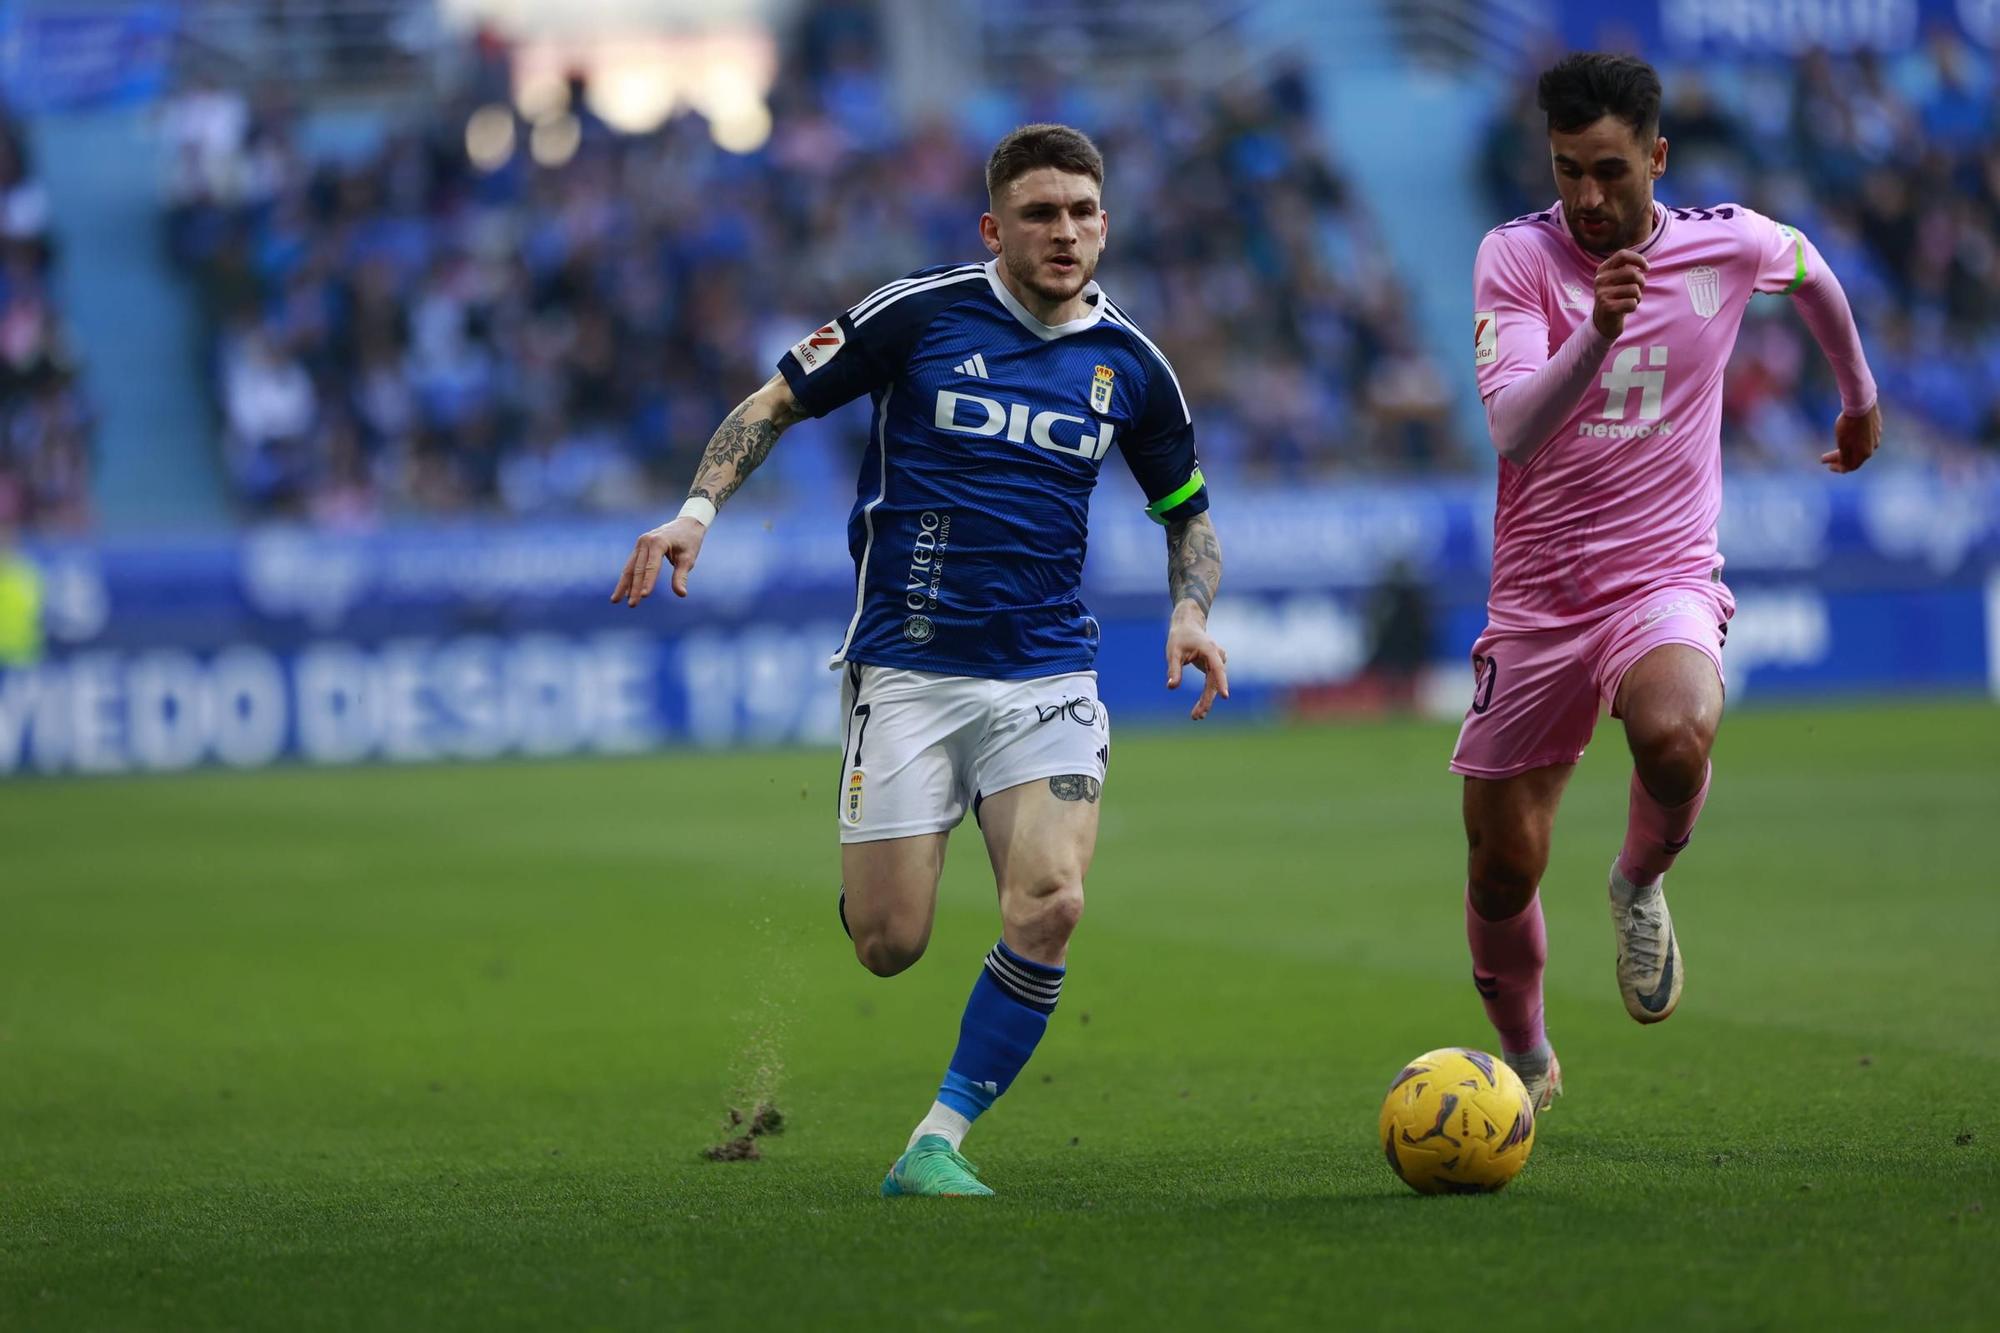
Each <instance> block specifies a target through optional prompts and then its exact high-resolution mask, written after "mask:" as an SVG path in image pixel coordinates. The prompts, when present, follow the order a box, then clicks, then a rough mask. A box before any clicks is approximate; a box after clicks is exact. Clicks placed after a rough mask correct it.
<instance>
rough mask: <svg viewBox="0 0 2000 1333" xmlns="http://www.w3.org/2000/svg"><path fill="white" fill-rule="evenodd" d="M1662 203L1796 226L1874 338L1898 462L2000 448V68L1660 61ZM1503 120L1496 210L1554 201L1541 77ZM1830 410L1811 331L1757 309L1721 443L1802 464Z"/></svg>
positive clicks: (1744, 454)
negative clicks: (1712, 206) (1721, 206)
mask: <svg viewBox="0 0 2000 1333" xmlns="http://www.w3.org/2000/svg"><path fill="white" fill-rule="evenodd" d="M1661 77H1662V80H1663V82H1664V83H1665V85H1666V90H1667V105H1666V107H1665V108H1664V110H1663V113H1662V130H1663V132H1664V133H1665V134H1666V135H1667V138H1668V142H1669V146H1670V148H1669V152H1670V156H1669V159H1668V174H1667V177H1666V179H1665V181H1664V182H1663V185H1662V191H1661V196H1662V198H1664V199H1666V200H1667V201H1669V202H1672V203H1676V204H1692V205H1701V204H1708V203H1720V202H1723V201H1725V200H1736V201H1739V202H1742V203H1746V204H1749V205H1750V206H1751V207H1753V208H1756V209H1759V210H1760V211H1763V212H1765V213H1768V214H1770V215H1772V216H1774V217H1778V218H1781V219H1784V220H1786V221H1789V222H1792V223H1795V224H1796V225H1798V226H1799V227H1801V228H1803V229H1804V230H1805V231H1807V232H1808V234H1810V235H1811V236H1812V237H1813V240H1814V243H1815V244H1816V245H1818V246H1819V248H1820V250H1821V252H1822V253H1823V254H1825V255H1826V257H1827V259H1828V261H1829V262H1830V263H1831V264H1832V265H1833V267H1834V269H1835V271H1836V272H1838V273H1839V274H1840V277H1841V281H1842V284H1843V285H1844V286H1845V287H1846V289H1847V292H1848V296H1849V298H1850V299H1851V300H1852V301H1853V303H1854V307H1855V314H1856V317H1857V319H1858V320H1859V321H1860V324H1861V326H1862V329H1863V330H1864V332H1865V334H1866V336H1867V339H1868V352H1869V358H1870V362H1871V364H1872V366H1873V368H1874V371H1875V376H1876V379H1877V382H1878V384H1879V385H1880V389H1881V393H1882V397H1883V400H1884V403H1885V407H1886V410H1887V411H1888V413H1889V415H1890V416H1891V418H1892V419H1893V420H1894V421H1895V422H1896V452H1897V453H1898V454H1899V455H1901V456H1903V457H1905V458H1908V457H1911V456H1915V457H1925V456H1928V457H1930V458H1932V459H1934V460H1936V461H1937V462H1939V463H1941V464H1943V465H1946V466H1954V465H1960V466H1962V465H1967V464H1970V463H1971V462H1973V461H1974V460H1975V459H1976V458H1977V457H1978V455H1979V454H1980V453H1982V452H1984V453H1985V454H1987V455H1988V456H1991V455H1992V454H1994V453H1996V452H2000V241H1996V237H2000V142H1996V139H1995V128H1996V126H1995V112H1994V101H1993V93H1994V72H1993V70H1992V68H1991V66H1990V63H1989V62H1988V61H1987V60H1986V59H1985V58H1984V57H1983V56H1982V55H1980V54H1979V53H1978V52H1976V51H1975V50H1973V49H1972V48H1971V47H1969V46H1968V45H1966V44H1965V43H1964V42H1963V41H1962V40H1961V39H1959V38H1958V37H1956V36H1954V35H1953V34H1952V33H1950V32H1949V31H1948V30H1942V29H1941V30H1939V31H1938V32H1936V33H1934V34H1933V35H1932V36H1931V37H1930V39H1929V40H1928V41H1927V42H1926V43H1925V44H1924V45H1923V46H1922V47H1921V48H1919V49H1917V50H1915V51H1912V52H1911V53H1909V54H1907V55H1906V56H1903V57H1900V58H1896V59H1893V60H1884V59H1881V58H1879V57H1876V56H1874V55H1872V54H1870V53H1868V52H1866V51H1863V52H1861V53H1859V54H1858V55H1856V56H1853V57H1835V56H1832V55H1829V54H1827V53H1825V52H1816V53H1814V54H1813V55H1811V56H1810V57H1809V58H1808V59H1806V60H1805V61H1804V62H1802V63H1801V64H1799V65H1797V66H1791V65H1778V64H1752V65H1743V66H1740V67H1728V68H1720V69H1707V70H1703V69H1696V68H1680V69H1676V68H1666V69H1663V70H1662V71H1661ZM1517 83H1518V84H1519V85H1520V87H1521V88H1522V90H1523V91H1522V92H1521V94H1520V96H1519V98H1518V99H1517V100H1516V101H1515V102H1514V103H1513V104H1512V105H1510V106H1508V107H1506V108H1504V109H1503V110H1502V112H1501V113H1500V114H1499V115H1498V117H1497V118H1496V119H1495V121H1494V124H1493V125H1492V127H1491V130H1490V132H1489V134H1488V138H1487V149H1486V152H1485V155H1484V166H1485V169H1486V171H1487V174H1488V181H1487V185H1488V190H1489V193H1490V195H1491V197H1492V199H1493V206H1494V212H1495V216H1496V217H1511V216H1514V215H1517V214H1519V213H1523V212H1526V211H1529V210H1530V209H1531V208H1538V207H1541V206H1542V205H1544V204H1546V203H1547V201H1548V200H1549V199H1550V198H1552V197H1553V191H1552V189H1551V188H1550V184H1549V179H1548V170H1547V167H1546V166H1545V165H1544V162H1543V158H1542V156H1541V154H1540V153H1539V152H1538V151H1537V147H1538V146H1539V144H1540V142H1541V140H1542V135H1543V127H1542V121H1541V117H1540V115H1539V114H1538V113H1537V112H1536V111H1535V107H1534V87H1533V79H1532V77H1523V78H1521V79H1519V80H1517ZM1837 411H1839V399H1838V396H1837V395H1836V393H1835V392H1834V388H1833V384H1832V380H1831V378H1830V377H1829V376H1828V374H1827V373H1826V368H1825V365H1824V363H1823V361H1822V359H1821V358H1820V356H1819V354H1818V352H1817V350H1816V349H1815V348H1814V347H1813V345H1812V340H1811V338H1810V336H1809V335H1808V334H1807V333H1806V331H1805V329H1804V326H1803V325H1801V324H1800V323H1799V322H1798V321H1797V320H1796V319H1795V318H1793V317H1792V316H1791V314H1790V312H1789V311H1786V310H1785V309H1783V307H1782V306H1781V305H1780V304H1779V303H1777V302H1768V301H1766V302H1755V303H1753V304H1752V307H1751V317H1750V320H1749V321H1748V323H1747V325H1746V328H1745V331H1744V337H1743V338H1742V340H1741V342H1740V343H1739V344H1738V346H1737V351H1736V358H1735V360H1734V361H1733V362H1732V363H1731V365H1730V369H1729V379H1728V382H1727V389H1726V398H1725V419H1724V428H1723V446H1724V449H1725V450H1726V451H1727V457H1728V461H1729V462H1730V463H1731V464H1732V465H1734V466H1736V467H1738V468H1744V467H1791V468H1797V467H1805V466H1810V465H1811V464H1812V461H1813V460H1814V459H1815V458H1816V457H1817V456H1818V452H1819V448H1820V447H1821V445H1820V441H1822V440H1823V439H1824V438H1825V435H1826V422H1827V421H1828V420H1829V419H1831V417H1832V416H1833V415H1834V413H1836V412H1837Z"/></svg>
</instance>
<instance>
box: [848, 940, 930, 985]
mask: <svg viewBox="0 0 2000 1333" xmlns="http://www.w3.org/2000/svg"><path fill="white" fill-rule="evenodd" d="M924 944H925V941H924V940H921V939H914V940H913V939H909V938H899V937H897V936H895V935H892V934H890V933H888V932H886V931H878V932H873V933H871V932H868V931H856V932H855V935H854V956H855V957H856V958H859V959H860V960H861V965H862V966H863V967H865V968H867V969H868V970H869V971H870V972H873V973H874V974H875V975H876V976H878V977H893V976H895V975H896V974H897V973H898V972H905V971H908V970H909V968H910V967H911V966H912V965H914V964H915V963H916V961H917V960H918V959H919V958H922V957H923V956H924Z"/></svg>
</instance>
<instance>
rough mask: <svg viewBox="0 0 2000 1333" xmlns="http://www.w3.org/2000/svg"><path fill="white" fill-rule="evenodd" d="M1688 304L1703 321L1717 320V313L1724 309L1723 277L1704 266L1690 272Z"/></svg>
mask: <svg viewBox="0 0 2000 1333" xmlns="http://www.w3.org/2000/svg"><path fill="white" fill-rule="evenodd" d="M1687 284H1688V304H1689V305H1692V306H1693V307H1694V312H1695V314H1697V315H1700V316H1701V317H1702V318H1703V319H1713V318H1715V312H1716V311H1718V310H1720V309H1722V277H1721V275H1720V274H1718V273H1717V272H1716V271H1715V270H1714V269H1712V268H1710V267H1709V266H1708V265H1706V264H1703V265H1701V266H1699V267H1697V268H1691V269H1689V270H1688V276H1687Z"/></svg>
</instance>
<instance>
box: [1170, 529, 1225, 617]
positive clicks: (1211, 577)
mask: <svg viewBox="0 0 2000 1333" xmlns="http://www.w3.org/2000/svg"><path fill="white" fill-rule="evenodd" d="M1221 584H1222V543H1221V542H1220V541H1218V540H1217V539H1216V536H1215V524H1213V523H1211V522H1210V521H1209V518H1208V515H1207V514H1196V515H1195V516H1194V517H1193V518H1190V519H1183V520H1181V521H1180V522H1177V523H1169V524H1168V525H1167V588H1168V590H1169V591H1170V592H1171V593H1172V594H1173V598H1174V609H1175V610H1176V611H1178V610H1180V607H1181V603H1183V602H1193V603H1194V605H1195V607H1196V609H1198V610H1199V611H1200V612H1201V613H1202V615H1204V616H1206V615H1207V614H1208V608H1209V607H1210V606H1212V605H1214V603H1215V590H1216V589H1217V588H1218V587H1220V586H1221Z"/></svg>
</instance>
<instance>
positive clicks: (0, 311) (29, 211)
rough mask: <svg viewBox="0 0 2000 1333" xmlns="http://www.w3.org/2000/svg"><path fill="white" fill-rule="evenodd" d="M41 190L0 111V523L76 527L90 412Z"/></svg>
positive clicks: (86, 506) (20, 137) (86, 500)
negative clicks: (59, 296) (64, 313)
mask: <svg viewBox="0 0 2000 1333" xmlns="http://www.w3.org/2000/svg"><path fill="white" fill-rule="evenodd" d="M48 226H49V206H48V195H47V192H46V191H45V190H44V188H43V186H42V184H41V182H40V180H39V179H37V178H36V176H35V174H34V170H33V164H32V162H31V161H30V158H29V154H28V143H27V137H26V135H25V134H24V133H23V131H22V129H21V126H20V125H19V124H18V123H16V122H15V121H14V120H12V119H11V118H9V117H8V116H7V115H6V114H5V112H4V111H0V528H7V527H10V526H24V527H41V528H49V527H70V528H73V527H80V526H82V525H83V524H84V523H85V522H87V521H88V518H89V513H90V424H91V423H90V414H89V412H88V410H87V409H86V407H85V405H84V401H83V396H82V394H81V392H80V390H79V389H78V386H77V382H76V374H75V366H74V364H73V359H72V357H71V354H70V342H69V338H68V336H67V333H66V331H65V329H64V326H63V323H62V319H61V315H60V313H59V311H58V310H57V308H56V302H55V295H54V293H53V291H52V290H51V287H50V282H51V277H52V273H51V270H52V268H53V253H54V251H53V247H52V245H51V244H50V239H49V233H48Z"/></svg>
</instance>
